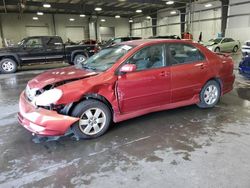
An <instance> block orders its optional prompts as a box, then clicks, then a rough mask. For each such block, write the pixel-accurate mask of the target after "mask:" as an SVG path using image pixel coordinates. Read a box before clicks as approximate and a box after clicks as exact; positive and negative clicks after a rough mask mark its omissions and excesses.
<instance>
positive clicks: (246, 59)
mask: <svg viewBox="0 0 250 188" xmlns="http://www.w3.org/2000/svg"><path fill="white" fill-rule="evenodd" d="M239 73H240V74H241V75H242V76H244V77H247V78H250V54H246V53H245V56H243V58H242V60H241V62H240V64H239Z"/></svg>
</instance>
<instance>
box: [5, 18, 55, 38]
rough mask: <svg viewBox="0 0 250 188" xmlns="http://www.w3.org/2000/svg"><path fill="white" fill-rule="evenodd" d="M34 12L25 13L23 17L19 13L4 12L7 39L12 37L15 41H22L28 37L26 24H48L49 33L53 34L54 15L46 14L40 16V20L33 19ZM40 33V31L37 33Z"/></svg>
mask: <svg viewBox="0 0 250 188" xmlns="http://www.w3.org/2000/svg"><path fill="white" fill-rule="evenodd" d="M33 16H34V14H24V15H22V17H21V18H19V17H18V14H2V15H1V19H2V27H3V35H4V38H6V39H11V40H13V41H14V42H18V41H20V40H21V39H22V38H24V37H26V28H25V27H26V26H47V27H48V28H49V34H51V35H52V34H53V27H52V24H53V23H52V17H51V15H44V16H42V17H39V18H40V19H39V21H35V20H32V17H33ZM37 35H39V33H37Z"/></svg>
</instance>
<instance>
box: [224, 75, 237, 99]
mask: <svg viewBox="0 0 250 188" xmlns="http://www.w3.org/2000/svg"><path fill="white" fill-rule="evenodd" d="M234 80H235V75H234V74H233V75H231V76H228V77H226V78H225V79H224V80H223V91H222V95H224V94H226V93H228V92H230V91H232V90H233V85H234Z"/></svg>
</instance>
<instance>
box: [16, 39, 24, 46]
mask: <svg viewBox="0 0 250 188" xmlns="http://www.w3.org/2000/svg"><path fill="white" fill-rule="evenodd" d="M25 40H26V38H24V39H22V40H21V41H20V42H18V43H17V45H18V46H22V45H23V44H24V42H25Z"/></svg>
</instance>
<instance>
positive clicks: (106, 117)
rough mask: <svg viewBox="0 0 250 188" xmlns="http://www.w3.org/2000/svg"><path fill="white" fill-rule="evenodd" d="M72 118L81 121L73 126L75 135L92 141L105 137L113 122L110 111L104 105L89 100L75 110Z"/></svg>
mask: <svg viewBox="0 0 250 188" xmlns="http://www.w3.org/2000/svg"><path fill="white" fill-rule="evenodd" d="M72 116H74V117H79V118H80V120H79V122H77V123H76V124H75V125H73V127H72V130H73V132H74V134H75V135H76V136H77V137H79V138H82V139H91V138H96V137H99V136H101V135H103V134H104V133H105V132H106V131H107V130H108V128H109V125H110V122H111V117H112V116H111V112H110V109H109V108H108V107H107V105H105V104H104V103H102V102H100V101H97V100H93V99H88V100H85V101H83V102H81V103H79V104H78V105H77V106H76V107H75V108H74V110H73V112H72Z"/></svg>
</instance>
